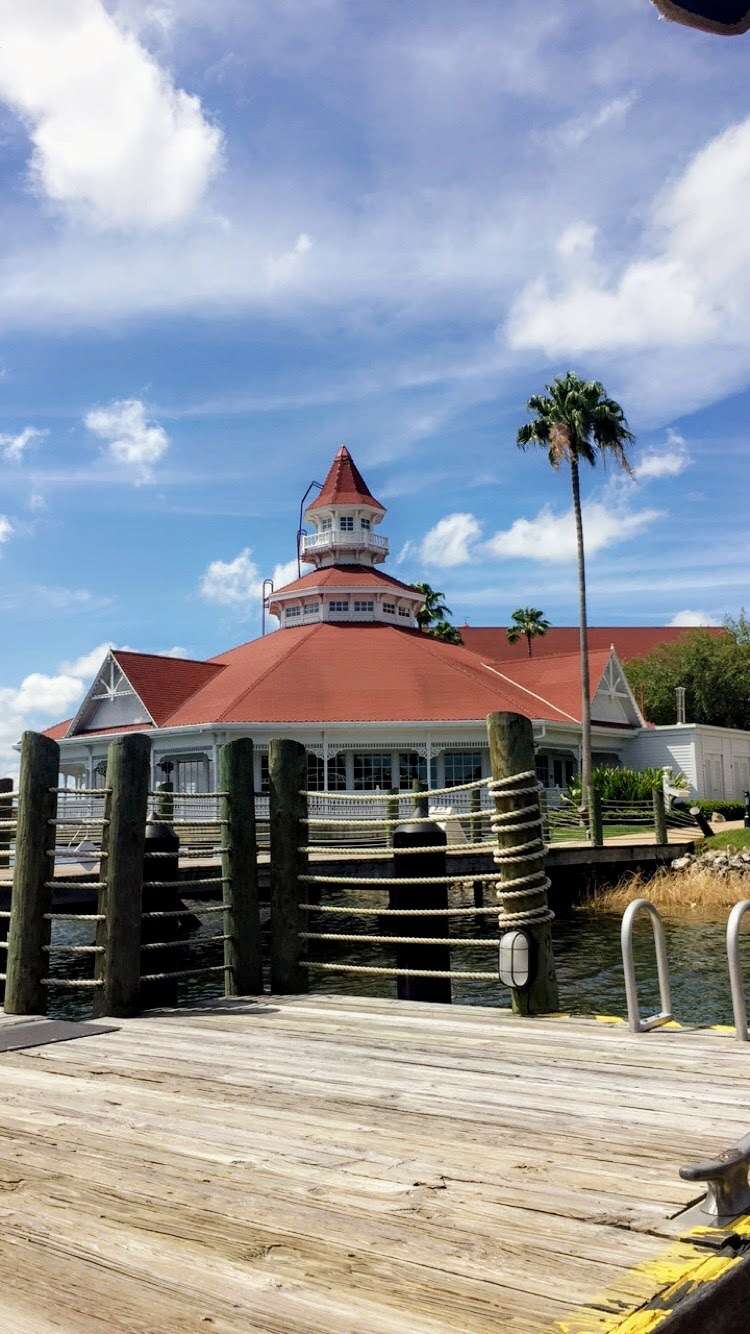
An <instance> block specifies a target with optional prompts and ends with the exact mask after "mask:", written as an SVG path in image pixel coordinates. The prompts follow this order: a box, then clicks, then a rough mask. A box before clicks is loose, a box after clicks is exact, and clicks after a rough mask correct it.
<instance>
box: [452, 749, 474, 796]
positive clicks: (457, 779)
mask: <svg viewBox="0 0 750 1334" xmlns="http://www.w3.org/2000/svg"><path fill="white" fill-rule="evenodd" d="M481 777H482V755H481V752H480V751H478V750H447V751H446V752H445V786H446V787H458V785H459V784H460V783H476V782H477V781H478V779H480V778H481Z"/></svg>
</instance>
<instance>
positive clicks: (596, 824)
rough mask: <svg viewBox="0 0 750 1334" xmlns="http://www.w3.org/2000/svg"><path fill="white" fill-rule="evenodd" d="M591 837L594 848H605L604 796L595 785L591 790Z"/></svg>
mask: <svg viewBox="0 0 750 1334" xmlns="http://www.w3.org/2000/svg"><path fill="white" fill-rule="evenodd" d="M589 836H590V838H591V844H592V847H595V848H603V847H604V814H603V811H602V794H601V792H600V791H599V789H598V788H596V787H594V785H593V783H592V784H591V787H590V788H589Z"/></svg>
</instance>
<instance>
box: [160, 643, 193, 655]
mask: <svg viewBox="0 0 750 1334" xmlns="http://www.w3.org/2000/svg"><path fill="white" fill-rule="evenodd" d="M156 652H157V655H158V657H160V658H189V657H190V654H189V653H188V651H187V649H186V648H183V647H182V644H173V645H172V647H171V648H158V649H157V650H156Z"/></svg>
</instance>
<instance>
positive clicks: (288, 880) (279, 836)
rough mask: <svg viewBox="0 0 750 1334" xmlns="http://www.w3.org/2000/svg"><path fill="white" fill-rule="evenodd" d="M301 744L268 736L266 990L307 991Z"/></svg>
mask: <svg viewBox="0 0 750 1334" xmlns="http://www.w3.org/2000/svg"><path fill="white" fill-rule="evenodd" d="M306 780H307V755H306V752H305V747H304V746H302V745H300V743H299V742H297V741H281V740H273V741H271V743H270V746H269V748H268V781H269V796H270V817H271V990H272V991H275V992H278V993H280V994H283V993H285V992H298V991H307V976H306V970H305V969H304V968H303V967H302V965H301V963H300V960H301V957H302V941H301V939H300V931H301V930H302V913H301V911H300V906H299V905H300V901H301V900H300V894H301V892H302V890H303V888H304V887H303V886H302V885H301V884H300V879H299V877H300V876H301V875H305V874H306V873H307V854H306V853H304V852H300V847H302V846H303V845H304V846H306V845H307V844H308V842H309V839H308V826H307V824H306V823H305V820H306V818H307V798H306V797H305V796H303V795H302V794H303V792H304V789H305V785H306Z"/></svg>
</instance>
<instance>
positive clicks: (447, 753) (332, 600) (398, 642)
mask: <svg viewBox="0 0 750 1334" xmlns="http://www.w3.org/2000/svg"><path fill="white" fill-rule="evenodd" d="M385 513H386V511H385V509H384V507H383V506H382V505H381V504H380V502H379V501H378V500H376V499H375V497H374V496H373V495H372V493H371V492H370V490H369V488H368V486H367V484H366V482H365V480H364V478H363V477H362V474H361V473H360V472H359V469H358V468H357V466H356V464H355V463H354V460H353V459H352V457H351V454H350V453H349V451H348V449H347V448H346V446H342V447H341V448H340V449H339V450H338V452H337V453H336V455H335V457H334V460H333V462H332V464H331V468H330V470H329V472H328V475H327V477H326V479H325V482H324V484H323V486H322V487H321V490H320V494H319V495H318V496H317V497H316V499H315V500H313V502H312V503H311V504H310V505H309V506H308V508H307V510H306V511H305V516H304V518H305V522H306V524H307V530H306V531H303V532H302V533H301V534H300V537H299V556H300V562H301V563H304V564H305V565H308V566H311V567H312V568H311V569H309V570H307V571H306V572H305V573H304V574H301V575H300V577H299V578H297V579H294V580H292V581H291V582H290V583H288V584H286V585H284V587H283V588H279V589H275V590H273V591H272V592H271V594H270V595H269V597H268V599H267V605H268V610H269V611H270V613H271V614H272V615H274V616H275V617H276V618H277V620H278V622H279V629H278V630H276V631H274V632H273V633H269V634H267V635H263V636H261V637H260V638H258V639H254V640H251V641H250V642H249V643H246V644H240V645H239V646H238V647H236V648H232V649H229V650H228V651H226V652H224V653H219V654H217V656H216V657H214V658H211V659H210V660H208V661H206V662H203V661H190V660H188V659H180V658H169V657H161V656H158V655H154V654H147V653H132V652H130V651H125V650H122V649H112V650H111V651H110V652H109V653H108V654H107V657H106V659H105V661H104V663H103V664H102V666H101V668H100V670H99V672H98V673H97V675H96V677H95V679H94V681H93V683H92V685H91V687H90V688H89V690H88V691H87V693H86V696H85V698H84V700H83V703H82V704H81V707H80V709H79V710H78V712H77V714H76V716H75V717H74V718H72V719H70V720H68V721H67V722H65V723H60V724H58V725H57V726H55V727H53V728H50V729H49V732H48V735H50V736H53V737H55V738H56V739H57V740H59V741H60V745H61V751H62V771H63V774H64V775H65V778H66V781H67V782H68V783H72V784H76V785H79V786H86V787H88V786H95V785H96V783H97V782H99V781H102V779H101V773H102V771H103V765H102V761H103V759H104V755H105V751H106V746H107V742H108V740H109V739H110V738H111V737H113V736H117V735H119V734H121V733H123V732H127V731H133V730H140V731H144V732H147V733H148V734H149V735H150V736H151V738H152V741H153V747H152V753H153V764H154V780H155V781H158V780H159V778H161V777H164V774H165V772H167V771H166V770H164V769H162V770H160V766H162V765H164V764H165V763H167V764H169V765H170V766H171V768H170V769H169V773H170V776H171V777H172V780H173V781H174V782H175V785H176V789H177V790H178V791H192V792H196V793H199V792H201V791H208V790H211V789H212V788H213V787H215V780H216V772H217V757H218V749H219V747H220V746H221V745H222V744H224V743H225V742H226V741H228V740H231V739H233V738H234V737H236V736H243V735H244V736H251V737H252V738H253V740H254V742H255V745H256V750H257V765H258V768H257V774H256V781H257V785H258V788H259V789H261V788H262V786H263V785H264V782H265V778H266V773H267V768H266V756H267V751H268V744H269V741H270V740H271V738H272V737H278V736H287V737H293V738H295V739H297V740H299V741H301V742H303V744H304V745H305V747H306V748H307V751H308V779H309V786H310V787H311V788H316V789H330V790H342V789H353V790H355V791H376V790H380V791H383V790H385V789H391V788H394V787H402V786H409V785H410V784H411V782H412V780H413V779H414V778H417V777H419V778H423V779H426V780H427V781H428V782H429V783H430V786H433V787H449V786H451V785H452V784H458V783H463V782H466V781H470V780H472V779H474V778H479V777H482V776H484V775H486V774H487V773H488V771H489V756H488V751H487V742H486V733H485V722H484V720H485V717H486V715H487V714H488V713H490V712H491V711H493V710H511V711H514V712H518V713H525V714H527V715H528V716H529V717H530V718H531V719H532V720H533V723H534V730H535V734H536V737H537V747H538V755H537V763H538V772H539V776H540V778H541V779H542V781H543V782H544V785H545V786H546V787H547V788H548V789H549V790H550V792H551V793H555V792H559V791H560V790H561V789H562V788H564V787H565V786H566V784H567V783H568V782H569V781H570V780H571V779H572V778H573V777H574V776H575V774H576V773H577V769H578V754H579V744H580V732H581V726H580V681H579V660H578V652H577V642H576V641H575V640H573V639H572V638H571V635H572V632H571V631H570V630H568V629H561V630H559V631H555V630H552V631H550V633H549V635H548V636H547V640H546V641H545V640H541V641H537V642H536V644H535V646H534V657H533V658H531V659H530V658H529V657H528V654H527V653H526V650H525V645H523V646H521V647H522V648H523V652H516V651H515V650H513V651H511V646H509V645H508V643H507V637H506V634H505V631H504V630H501V629H498V628H494V627H486V628H477V629H473V628H470V627H466V628H464V629H463V631H462V633H463V636H464V643H463V645H460V646H459V645H455V644H449V643H446V642H444V641H441V640H437V639H435V638H433V637H431V636H430V635H427V634H425V633H423V632H422V631H421V630H420V629H419V626H418V620H417V614H418V612H419V610H420V608H421V605H422V596H421V594H420V593H419V592H418V591H417V589H416V588H414V587H413V586H412V585H410V584H407V583H404V582H403V581H402V580H400V579H397V578H394V577H393V576H392V575H389V574H387V573H386V572H385V571H384V570H382V569H380V568H379V567H380V565H381V564H382V562H383V561H384V560H385V559H386V556H387V554H388V541H387V538H386V537H384V536H382V535H381V534H380V533H378V532H376V531H375V530H376V528H377V527H378V526H379V525H380V523H381V521H382V519H383V518H384V516H385ZM576 634H577V632H576ZM658 634H661V636H662V638H661V639H660V640H659V641H658V642H664V637H665V635H666V637H669V632H665V631H660V632H659V631H651V630H649V631H644V630H620V629H619V628H617V629H612V630H610V629H605V630H598V631H597V630H595V631H592V638H591V661H590V666H591V702H592V718H593V745H594V752H595V759H598V760H599V762H609V763H618V762H620V761H622V760H627V757H628V753H629V748H630V747H632V746H633V745H634V744H635V743H636V742H637V741H638V739H639V738H641V737H643V735H644V733H645V732H646V731H647V730H649V729H646V728H645V723H644V719H643V717H642V715H641V712H640V709H639V707H638V704H637V702H636V700H635V698H634V697H633V694H632V691H631V690H630V687H629V685H628V682H627V679H626V677H625V674H624V671H623V669H622V664H621V657H620V654H619V653H618V651H617V648H618V645H620V644H621V645H622V647H623V651H624V654H625V656H630V655H631V653H630V651H631V649H633V648H634V645H635V643H636V641H637V642H638V644H639V645H641V646H642V647H643V648H644V651H645V649H646V647H651V646H652V642H653V636H655V635H658ZM613 642H614V643H615V647H612V644H613ZM550 647H551V648H552V651H551V652H549V651H546V650H547V649H548V648H550ZM651 730H653V729H651ZM656 730H657V731H658V730H659V729H656ZM749 753H750V752H749ZM650 762H653V760H651V761H650ZM663 762H664V763H669V757H668V756H667V758H665V759H664V761H663Z"/></svg>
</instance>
